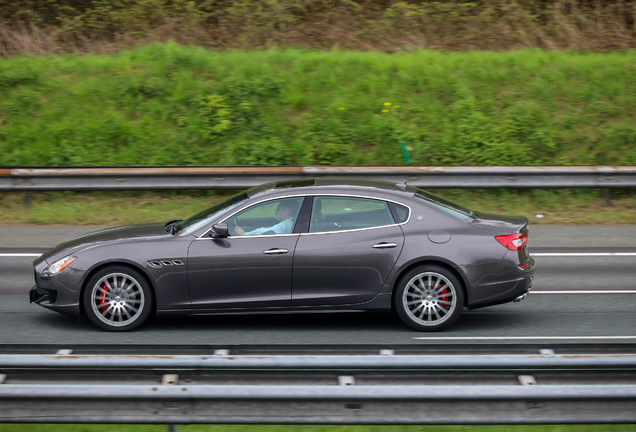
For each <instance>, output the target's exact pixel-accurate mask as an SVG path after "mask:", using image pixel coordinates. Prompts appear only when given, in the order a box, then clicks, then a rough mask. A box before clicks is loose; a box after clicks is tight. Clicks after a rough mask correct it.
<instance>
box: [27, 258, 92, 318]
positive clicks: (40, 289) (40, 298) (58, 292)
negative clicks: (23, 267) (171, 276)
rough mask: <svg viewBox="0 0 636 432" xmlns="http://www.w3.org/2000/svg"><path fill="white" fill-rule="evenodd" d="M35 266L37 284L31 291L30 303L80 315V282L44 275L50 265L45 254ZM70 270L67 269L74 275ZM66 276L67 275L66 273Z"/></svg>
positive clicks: (69, 273)
mask: <svg viewBox="0 0 636 432" xmlns="http://www.w3.org/2000/svg"><path fill="white" fill-rule="evenodd" d="M33 266H34V270H35V271H34V276H35V285H34V286H33V288H31V290H30V291H29V303H35V304H37V305H39V306H42V307H45V308H47V309H51V310H53V311H56V312H60V313H63V314H67V315H79V314H80V305H79V290H78V288H79V284H76V283H68V282H67V283H64V282H65V281H63V280H61V279H60V277H59V276H55V277H43V276H42V273H43V271H44V269H45V268H46V267H47V266H48V264H47V262H46V261H45V260H44V257H43V256H42V257H39V258H38V259H36V260H35V261H34V262H33ZM70 270H71V269H67V272H68V275H72V271H70ZM64 276H65V277H67V275H66V274H65V275H64ZM71 282H74V281H71Z"/></svg>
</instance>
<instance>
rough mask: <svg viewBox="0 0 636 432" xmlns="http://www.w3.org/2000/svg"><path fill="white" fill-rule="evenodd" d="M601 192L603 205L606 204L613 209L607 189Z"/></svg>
mask: <svg viewBox="0 0 636 432" xmlns="http://www.w3.org/2000/svg"><path fill="white" fill-rule="evenodd" d="M603 192H604V194H605V204H607V206H608V207H613V206H612V195H611V192H610V190H609V189H603Z"/></svg>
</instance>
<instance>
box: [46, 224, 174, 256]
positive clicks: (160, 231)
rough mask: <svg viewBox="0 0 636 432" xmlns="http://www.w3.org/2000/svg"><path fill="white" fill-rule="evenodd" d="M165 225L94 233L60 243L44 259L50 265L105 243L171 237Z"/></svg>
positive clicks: (135, 226)
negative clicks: (52, 262) (67, 256)
mask: <svg viewBox="0 0 636 432" xmlns="http://www.w3.org/2000/svg"><path fill="white" fill-rule="evenodd" d="M165 225H166V224H165V222H154V223H147V224H138V225H125V226H120V227H115V228H107V229H104V230H100V231H94V232H91V233H88V234H85V235H83V236H81V237H77V238H74V239H72V240H69V241H67V242H64V243H60V244H59V245H57V246H55V247H54V248H53V249H49V250H48V251H46V252H45V253H44V258H45V259H46V261H47V263H49V264H50V263H51V261H55V260H57V259H59V258H62V257H64V256H66V255H69V254H72V253H74V252H78V251H80V250H82V249H86V248H89V247H94V246H97V245H101V244H104V243H109V244H110V243H123V242H129V241H139V240H144V239H151V238H157V237H170V236H171V234H169V233H168V232H166V230H165Z"/></svg>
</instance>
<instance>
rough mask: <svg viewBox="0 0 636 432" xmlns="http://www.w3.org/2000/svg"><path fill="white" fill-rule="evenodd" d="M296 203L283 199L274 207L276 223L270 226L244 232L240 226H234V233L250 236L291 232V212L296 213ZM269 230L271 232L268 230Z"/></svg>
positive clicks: (292, 221) (292, 220)
mask: <svg viewBox="0 0 636 432" xmlns="http://www.w3.org/2000/svg"><path fill="white" fill-rule="evenodd" d="M297 210H298V203H297V202H295V201H283V202H281V203H280V204H278V207H277V208H276V216H275V217H276V220H277V221H278V223H277V224H276V225H274V226H271V227H263V228H256V229H255V230H252V231H248V232H245V230H244V229H243V228H241V227H240V226H238V225H237V226H236V227H235V228H234V234H236V235H237V236H243V235H246V236H251V235H261V234H265V233H267V234H291V232H292V229H293V228H294V218H293V217H292V214H294V215H295V214H296V212H297ZM270 231H271V232H270Z"/></svg>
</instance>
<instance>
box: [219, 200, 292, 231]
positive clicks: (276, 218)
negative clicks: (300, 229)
mask: <svg viewBox="0 0 636 432" xmlns="http://www.w3.org/2000/svg"><path fill="white" fill-rule="evenodd" d="M302 203H303V197H298V198H284V199H278V200H272V201H266V202H264V203H261V204H256V205H254V206H251V207H248V208H246V209H245V210H243V211H242V212H240V213H238V214H236V215H234V216H232V217H231V218H229V219H227V220H226V221H225V223H226V224H227V226H228V231H229V234H230V236H232V237H237V236H254V235H275V234H291V233H292V232H293V231H294V225H295V224H296V218H297V217H298V213H299V212H300V206H301V205H302Z"/></svg>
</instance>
